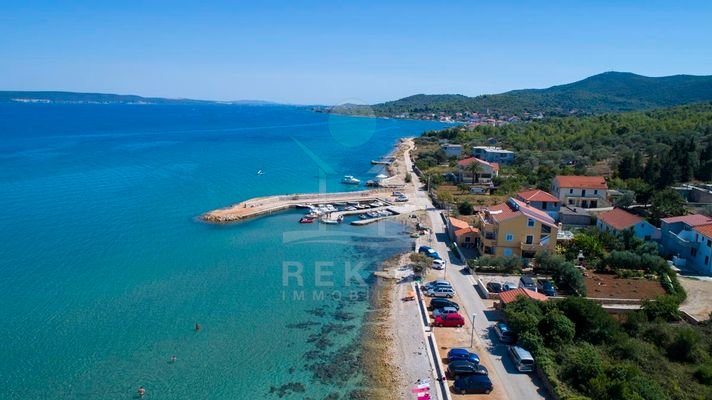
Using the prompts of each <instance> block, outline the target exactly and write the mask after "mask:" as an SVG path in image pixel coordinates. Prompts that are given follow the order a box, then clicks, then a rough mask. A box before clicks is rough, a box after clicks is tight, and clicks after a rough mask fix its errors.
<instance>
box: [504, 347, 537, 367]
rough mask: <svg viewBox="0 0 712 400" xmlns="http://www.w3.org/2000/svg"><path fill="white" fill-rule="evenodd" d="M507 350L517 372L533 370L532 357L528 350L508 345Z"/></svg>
mask: <svg viewBox="0 0 712 400" xmlns="http://www.w3.org/2000/svg"><path fill="white" fill-rule="evenodd" d="M508 350H509V356H510V357H511V358H512V361H513V362H514V366H515V367H517V370H518V371H519V372H531V371H534V357H532V354H531V353H530V352H528V351H527V350H525V349H523V348H521V347H519V346H509V349H508Z"/></svg>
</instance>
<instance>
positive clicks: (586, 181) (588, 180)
mask: <svg viewBox="0 0 712 400" xmlns="http://www.w3.org/2000/svg"><path fill="white" fill-rule="evenodd" d="M554 180H555V181H557V182H559V187H561V188H581V189H608V184H607V183H606V180H605V179H604V178H603V177H602V176H582V175H558V176H557V177H556V178H554Z"/></svg>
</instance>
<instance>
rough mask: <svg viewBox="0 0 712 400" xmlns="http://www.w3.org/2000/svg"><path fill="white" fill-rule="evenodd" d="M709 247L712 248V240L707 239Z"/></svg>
mask: <svg viewBox="0 0 712 400" xmlns="http://www.w3.org/2000/svg"><path fill="white" fill-rule="evenodd" d="M707 247H712V240H710V239H707Z"/></svg>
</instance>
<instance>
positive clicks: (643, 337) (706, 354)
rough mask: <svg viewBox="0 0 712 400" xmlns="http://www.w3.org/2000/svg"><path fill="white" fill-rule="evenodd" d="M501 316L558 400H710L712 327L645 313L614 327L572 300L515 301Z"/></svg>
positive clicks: (594, 309)
mask: <svg viewBox="0 0 712 400" xmlns="http://www.w3.org/2000/svg"><path fill="white" fill-rule="evenodd" d="M651 304H652V303H651ZM505 314H506V317H507V320H508V321H509V322H510V325H511V327H512V329H513V331H514V332H515V333H516V334H517V337H518V344H519V345H521V346H523V347H525V348H527V349H529V350H530V351H531V352H532V354H533V355H534V357H535V360H536V363H537V365H538V367H539V368H541V370H542V372H543V373H544V374H545V375H546V376H547V378H548V380H549V381H550V383H551V384H552V386H553V387H554V390H555V392H556V395H557V396H558V397H559V398H560V399H631V400H632V399H636V400H638V399H643V400H653V399H655V400H657V399H705V398H711V396H712V323H707V324H706V325H702V326H691V325H687V324H683V323H676V324H670V323H669V322H666V321H665V319H660V318H650V315H649V310H646V309H644V310H641V311H638V312H634V313H631V314H629V315H628V316H627V317H626V318H625V319H624V320H623V322H622V323H619V322H617V321H616V320H615V319H613V318H612V317H611V316H610V315H609V314H608V313H607V312H606V311H604V310H603V309H602V308H601V307H600V306H599V305H598V304H596V303H594V302H592V301H589V300H587V299H584V298H578V297H572V298H567V299H564V300H560V301H548V302H536V301H533V300H531V299H528V298H525V297H520V298H519V299H517V300H516V301H515V302H513V303H510V304H509V305H507V307H506V308H505Z"/></svg>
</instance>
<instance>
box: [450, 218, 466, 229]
mask: <svg viewBox="0 0 712 400" xmlns="http://www.w3.org/2000/svg"><path fill="white" fill-rule="evenodd" d="M450 225H452V226H454V227H455V228H457V229H462V228H468V227H469V226H470V224H468V223H467V222H466V221H463V220H461V219H457V218H453V217H450Z"/></svg>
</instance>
